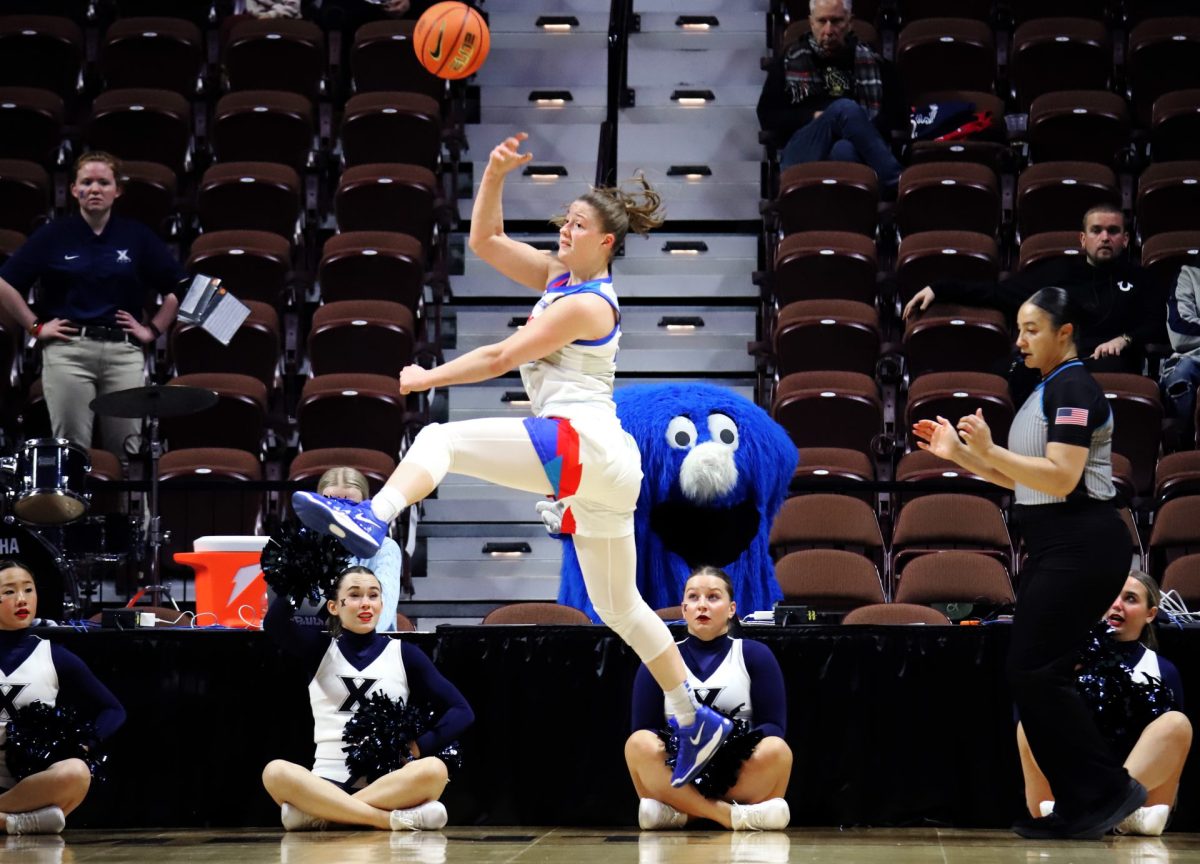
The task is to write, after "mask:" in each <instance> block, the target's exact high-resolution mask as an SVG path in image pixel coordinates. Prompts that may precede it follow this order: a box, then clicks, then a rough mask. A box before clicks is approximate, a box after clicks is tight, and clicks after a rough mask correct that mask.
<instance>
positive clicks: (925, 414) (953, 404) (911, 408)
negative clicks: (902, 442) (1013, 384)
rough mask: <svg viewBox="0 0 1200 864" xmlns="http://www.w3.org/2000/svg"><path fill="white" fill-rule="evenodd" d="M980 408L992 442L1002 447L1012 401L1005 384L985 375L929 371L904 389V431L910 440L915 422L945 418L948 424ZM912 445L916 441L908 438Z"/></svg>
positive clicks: (998, 379) (994, 377)
mask: <svg viewBox="0 0 1200 864" xmlns="http://www.w3.org/2000/svg"><path fill="white" fill-rule="evenodd" d="M978 408H982V409H983V417H984V419H985V420H986V421H987V424H988V426H990V427H991V429H992V439H993V440H994V441H995V442H996V443H997V444H999V445H1001V446H1004V444H1005V443H1006V442H1007V441H1008V429H1009V427H1010V426H1011V425H1012V420H1013V415H1014V414H1015V413H1016V411H1015V410H1014V408H1013V403H1012V399H1011V398H1010V397H1009V395H1008V381H1006V380H1005V379H1004V378H1001V377H1000V376H999V375H993V374H990V373H987V372H930V373H929V374H928V375H922V376H921V377H920V378H914V379H913V381H912V383H911V384H910V385H909V388H908V403H907V405H906V406H905V409H904V430H905V431H906V432H908V433H909V436H910V438H911V435H912V432H911V430H912V426H913V424H914V423H916V422H917V421H918V420H934V419H936V418H937V417H945V418H946V419H947V420H949V421H950V422H951V423H956V422H958V418H959V417H962V416H964V415H966V414H974V413H975V410H976V409H978ZM911 443H912V445H913V446H914V447H915V446H916V440H915V439H911Z"/></svg>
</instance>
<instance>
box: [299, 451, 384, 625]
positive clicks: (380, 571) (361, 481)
mask: <svg viewBox="0 0 1200 864" xmlns="http://www.w3.org/2000/svg"><path fill="white" fill-rule="evenodd" d="M317 491H318V492H320V493H321V494H322V495H324V496H325V497H326V498H342V499H344V500H346V501H350V502H352V503H354V504H358V503H359V502H360V501H364V500H366V499H367V498H370V497H371V487H370V486H368V485H367V478H366V477H364V476H363V474H362V472H361V471H359V470H357V469H355V468H350V467H347V466H340V467H338V468H330V469H329V470H328V471H326V472H325V473H324V474H322V475H321V479H320V480H318V481H317ZM350 563H351V564H361V565H362V566H364V567H366V568H368V569H369V570H370V571H371V572H372V573H374V574H375V576H376V578H377V579H378V580H379V585H380V588H381V589H382V591H383V612H382V614H381V615H380V616H379V621H378V622H377V623H376V625H375V629H376V630H377V631H379V632H381V633H382V632H384V631H387V630H395V629H396V606H397V604H399V602H400V568H401V563H402V559H401V555H400V547H399V546H397V545H396V541H395V540H393V539H392V538H391V537H384V538H383V543H382V544H381V545H380V547H379V551H378V552H376V553H375V555H374V556H372V557H371V558H351V559H350Z"/></svg>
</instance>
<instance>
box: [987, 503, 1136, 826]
mask: <svg viewBox="0 0 1200 864" xmlns="http://www.w3.org/2000/svg"><path fill="white" fill-rule="evenodd" d="M1014 516H1015V517H1016V518H1017V520H1018V522H1019V525H1020V528H1021V534H1022V536H1023V538H1024V540H1025V548H1026V551H1027V552H1028V553H1029V558H1028V561H1027V562H1026V564H1025V566H1024V567H1023V568H1022V570H1021V573H1020V588H1019V590H1018V592H1017V609H1016V614H1015V616H1014V618H1013V628H1012V645H1011V648H1010V649H1009V655H1008V670H1007V671H1008V680H1009V684H1010V686H1011V687H1012V692H1013V698H1014V700H1015V701H1016V704H1017V710H1018V711H1019V713H1020V715H1021V722H1022V724H1023V725H1024V727H1025V735H1026V737H1027V738H1028V739H1029V746H1030V749H1031V750H1032V751H1033V755H1034V758H1035V759H1036V760H1037V763H1038V765H1039V767H1041V769H1042V772H1043V773H1044V774H1045V775H1046V779H1047V780H1048V781H1049V782H1050V789H1051V790H1052V791H1053V792H1054V799H1055V805H1054V809H1055V812H1056V813H1059V814H1060V815H1062V816H1064V817H1066V818H1071V817H1072V816H1074V815H1075V814H1076V813H1078V812H1079V811H1081V810H1085V809H1088V808H1091V807H1092V806H1093V805H1096V804H1099V803H1100V802H1103V801H1108V800H1111V799H1113V798H1115V797H1116V796H1117V795H1119V794H1120V793H1121V792H1122V791H1123V790H1124V787H1125V784H1126V782H1127V780H1128V777H1129V775H1128V774H1127V772H1126V771H1125V768H1124V767H1123V766H1122V765H1121V763H1120V761H1118V760H1117V758H1116V757H1115V756H1114V755H1113V753H1112V750H1111V749H1110V747H1109V745H1108V742H1107V741H1105V740H1104V738H1103V737H1102V736H1101V735H1100V732H1099V731H1098V730H1097V728H1096V723H1095V720H1094V719H1093V717H1092V713H1091V711H1090V710H1089V709H1088V707H1087V704H1086V703H1085V702H1084V701H1083V697H1082V696H1080V694H1079V691H1078V690H1077V689H1076V686H1075V663H1076V657H1077V652H1078V651H1079V649H1080V648H1081V647H1083V644H1084V642H1085V639H1086V637H1087V633H1088V631H1089V630H1090V629H1091V628H1092V627H1093V626H1094V625H1095V624H1096V623H1097V622H1098V621H1099V620H1100V618H1101V616H1103V614H1104V612H1105V611H1106V610H1107V609H1108V608H1109V606H1110V605H1111V604H1112V601H1113V600H1114V599H1115V598H1116V596H1117V594H1118V593H1120V590H1121V587H1122V586H1123V585H1124V584H1125V579H1126V578H1127V577H1128V574H1129V567H1130V559H1131V557H1132V554H1133V549H1132V544H1131V542H1130V538H1129V532H1128V530H1127V529H1126V527H1125V524H1124V523H1123V522H1122V521H1121V518H1120V516H1118V514H1117V511H1116V508H1115V507H1113V506H1112V505H1111V503H1109V502H1103V501H1084V502H1080V503H1075V502H1071V503H1064V504H1045V505H1037V506H1024V507H1022V506H1018V507H1016V508H1014Z"/></svg>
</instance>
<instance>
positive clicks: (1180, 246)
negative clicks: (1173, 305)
mask: <svg viewBox="0 0 1200 864" xmlns="http://www.w3.org/2000/svg"><path fill="white" fill-rule="evenodd" d="M1185 264H1188V265H1191V266H1193V267H1195V266H1197V265H1200V231H1163V232H1161V233H1159V234H1155V235H1154V236H1153V237H1149V238H1147V239H1146V241H1145V242H1144V243H1143V244H1142V266H1143V267H1145V268H1146V269H1147V270H1149V271H1150V273H1151V274H1152V275H1153V276H1154V278H1155V279H1156V280H1157V281H1158V284H1159V285H1162V286H1163V287H1164V289H1166V290H1168V291H1173V290H1174V289H1175V280H1176V279H1177V278H1179V268H1181V267H1183V266H1184V265H1185Z"/></svg>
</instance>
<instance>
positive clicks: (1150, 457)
mask: <svg viewBox="0 0 1200 864" xmlns="http://www.w3.org/2000/svg"><path fill="white" fill-rule="evenodd" d="M1093 377H1094V378H1095V379H1096V383H1097V384H1099V385H1100V386H1101V387H1102V388H1104V395H1105V396H1106V397H1107V398H1108V406H1109V408H1111V409H1112V412H1113V439H1112V449H1113V451H1114V452H1116V453H1120V454H1121V455H1122V456H1124V457H1126V458H1127V459H1128V460H1129V461H1130V462H1131V463H1132V465H1133V482H1134V486H1135V487H1136V489H1137V491H1138V494H1140V495H1144V494H1147V493H1149V492H1150V490H1151V487H1152V484H1153V482H1154V466H1155V464H1156V463H1157V461H1158V450H1159V443H1160V439H1161V437H1162V419H1163V407H1162V402H1161V399H1160V396H1159V392H1158V382H1157V381H1155V380H1154V379H1152V378H1147V377H1146V376H1145V375H1133V374H1130V373H1124V372H1097V373H1095V374H1094V376H1093Z"/></svg>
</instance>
